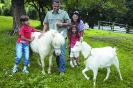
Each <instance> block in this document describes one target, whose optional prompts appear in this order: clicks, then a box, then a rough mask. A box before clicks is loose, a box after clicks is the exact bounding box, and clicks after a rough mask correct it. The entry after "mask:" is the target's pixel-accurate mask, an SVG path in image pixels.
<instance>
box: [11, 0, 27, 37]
mask: <svg viewBox="0 0 133 88" xmlns="http://www.w3.org/2000/svg"><path fill="white" fill-rule="evenodd" d="M11 2H12V15H13V27H12V30H11V31H10V32H9V34H10V35H15V34H18V31H19V29H20V27H21V26H22V24H21V22H20V17H21V15H24V14H25V11H24V0H11Z"/></svg>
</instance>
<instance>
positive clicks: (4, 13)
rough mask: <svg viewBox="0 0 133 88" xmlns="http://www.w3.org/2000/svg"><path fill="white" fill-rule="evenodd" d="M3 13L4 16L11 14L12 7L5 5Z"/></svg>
mask: <svg viewBox="0 0 133 88" xmlns="http://www.w3.org/2000/svg"><path fill="white" fill-rule="evenodd" d="M3 15H4V16H11V15H12V14H11V8H10V7H4V9H3Z"/></svg>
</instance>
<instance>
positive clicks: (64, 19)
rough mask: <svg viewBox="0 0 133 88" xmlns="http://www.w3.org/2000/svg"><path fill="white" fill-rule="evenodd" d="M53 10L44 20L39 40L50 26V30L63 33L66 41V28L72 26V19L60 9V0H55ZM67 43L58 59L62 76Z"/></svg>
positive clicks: (62, 47)
mask: <svg viewBox="0 0 133 88" xmlns="http://www.w3.org/2000/svg"><path fill="white" fill-rule="evenodd" d="M52 7H53V10H50V11H48V12H47V14H46V16H45V18H44V27H43V32H42V33H41V35H39V38H40V37H41V36H42V35H43V34H44V32H45V31H46V29H47V28H48V26H49V29H55V30H58V32H62V31H63V36H64V38H65V39H66V30H67V29H66V27H67V26H69V25H70V18H69V15H68V13H67V12H66V11H64V10H61V9H59V8H60V0H53V2H52ZM65 49H66V43H65V44H64V45H62V46H61V54H60V56H57V57H56V62H57V65H58V71H59V73H60V75H63V74H64V73H65V65H66V56H65V55H66V52H65V51H66V50H65Z"/></svg>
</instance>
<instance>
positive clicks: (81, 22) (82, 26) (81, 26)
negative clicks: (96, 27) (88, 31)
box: [80, 20, 85, 31]
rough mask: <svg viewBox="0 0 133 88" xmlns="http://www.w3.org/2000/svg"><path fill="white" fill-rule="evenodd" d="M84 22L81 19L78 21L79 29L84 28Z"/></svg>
mask: <svg viewBox="0 0 133 88" xmlns="http://www.w3.org/2000/svg"><path fill="white" fill-rule="evenodd" d="M84 28H85V27H84V22H83V21H82V20H81V21H80V31H82V30H84Z"/></svg>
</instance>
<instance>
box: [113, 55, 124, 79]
mask: <svg viewBox="0 0 133 88" xmlns="http://www.w3.org/2000/svg"><path fill="white" fill-rule="evenodd" d="M114 65H115V67H116V69H117V71H118V73H119V76H120V79H121V80H123V79H122V76H121V72H120V68H119V61H118V59H117V57H116V59H115V61H114Z"/></svg>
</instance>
